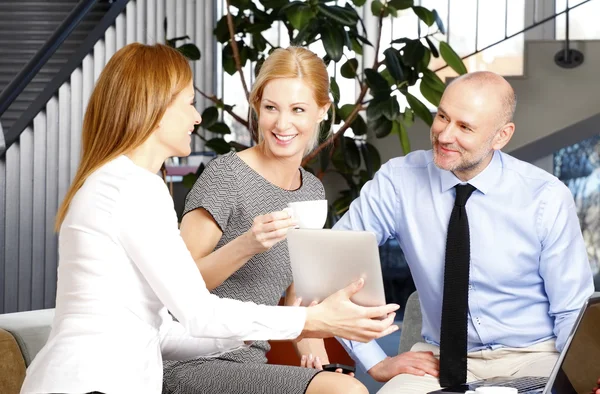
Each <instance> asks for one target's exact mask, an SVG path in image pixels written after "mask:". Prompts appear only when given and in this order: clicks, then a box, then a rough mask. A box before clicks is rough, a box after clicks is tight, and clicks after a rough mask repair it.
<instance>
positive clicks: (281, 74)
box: [248, 47, 332, 154]
mask: <svg viewBox="0 0 600 394" xmlns="http://www.w3.org/2000/svg"><path fill="white" fill-rule="evenodd" d="M279 78H300V79H302V80H304V81H305V82H306V83H307V84H308V86H309V87H310V88H311V89H312V91H313V98H314V100H315V102H316V103H317V106H318V107H319V108H322V107H324V106H326V105H328V104H330V103H331V102H332V100H331V99H330V96H329V75H328V74H327V67H326V66H325V63H324V62H323V60H321V58H320V57H318V56H317V55H316V54H315V53H313V52H311V51H309V50H308V49H305V48H301V47H288V48H285V49H284V48H278V49H276V50H274V51H273V52H272V53H271V54H270V55H269V57H267V60H265V62H264V63H263V65H262V66H261V68H260V71H259V73H258V76H257V78H256V81H255V82H254V85H253V86H252V91H251V92H250V97H249V98H248V101H249V102H250V106H251V108H252V111H253V112H254V114H255V115H256V118H258V117H259V116H260V102H261V100H262V96H263V91H264V89H265V86H267V84H268V83H269V82H271V81H272V80H274V79H279ZM320 134H321V133H320V130H317V131H315V134H314V140H313V141H312V142H311V143H310V144H308V149H307V152H305V154H308V153H309V152H310V151H312V150H313V149H314V148H315V146H316V145H317V143H318V142H319V135H320ZM330 135H331V128H330V129H329V130H327V136H326V137H327V138H329V136H330ZM252 137H253V138H254V140H255V141H256V142H257V143H261V142H262V135H261V133H260V131H258V130H256V129H255V128H254V127H253V128H252Z"/></svg>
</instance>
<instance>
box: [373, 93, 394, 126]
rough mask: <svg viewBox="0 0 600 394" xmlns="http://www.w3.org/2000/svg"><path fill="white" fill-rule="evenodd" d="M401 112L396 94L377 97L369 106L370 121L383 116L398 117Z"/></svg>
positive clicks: (388, 117)
mask: <svg viewBox="0 0 600 394" xmlns="http://www.w3.org/2000/svg"><path fill="white" fill-rule="evenodd" d="M399 113H400V106H399V105H398V100H396V97H394V96H388V97H375V98H373V99H372V100H371V102H370V103H369V106H368V107H367V119H368V120H369V121H371V120H375V119H378V118H380V117H382V116H384V117H386V118H387V119H389V120H393V119H396V117H397V116H398V114H399Z"/></svg>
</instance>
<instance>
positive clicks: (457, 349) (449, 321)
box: [440, 184, 475, 387]
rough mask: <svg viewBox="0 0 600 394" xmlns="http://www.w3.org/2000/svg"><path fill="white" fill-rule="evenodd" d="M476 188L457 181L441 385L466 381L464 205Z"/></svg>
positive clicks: (467, 254)
mask: <svg viewBox="0 0 600 394" xmlns="http://www.w3.org/2000/svg"><path fill="white" fill-rule="evenodd" d="M473 191H475V187H474V186H471V185H469V184H466V185H456V199H455V201H454V208H453V209H452V214H451V215H450V223H449V224H448V236H447V238H446V265H445V268H444V299H443V303H442V326H441V335H440V386H442V387H448V386H454V385H456V384H462V383H465V382H466V381H467V310H468V307H469V305H468V303H469V261H470V256H471V246H470V242H469V220H468V219H467V211H466V209H465V205H466V203H467V200H468V199H469V197H470V196H471V193H473Z"/></svg>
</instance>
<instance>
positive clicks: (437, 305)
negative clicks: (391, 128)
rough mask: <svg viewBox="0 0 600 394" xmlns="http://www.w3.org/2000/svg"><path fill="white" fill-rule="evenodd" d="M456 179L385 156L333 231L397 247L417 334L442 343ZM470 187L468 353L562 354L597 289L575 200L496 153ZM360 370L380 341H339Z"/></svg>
mask: <svg viewBox="0 0 600 394" xmlns="http://www.w3.org/2000/svg"><path fill="white" fill-rule="evenodd" d="M459 183H464V182H461V181H460V180H459V179H458V178H457V177H455V176H454V174H452V172H449V171H444V170H441V169H439V168H438V167H437V166H436V165H435V164H434V162H433V155H432V152H431V151H416V152H413V153H410V154H409V155H407V156H404V157H399V158H395V159H392V160H390V161H389V162H387V163H386V164H385V165H383V166H382V167H381V169H380V170H379V171H378V172H377V174H376V175H375V177H374V179H373V180H371V181H369V182H368V183H367V184H365V186H364V187H363V189H362V190H361V193H360V197H359V198H358V199H356V200H355V201H354V202H352V204H351V206H350V210H349V211H348V212H347V213H346V214H345V215H344V217H342V219H341V220H340V221H339V222H338V223H336V225H335V226H334V229H335V230H366V231H371V232H373V233H375V234H376V236H377V240H378V242H379V244H383V243H384V242H385V241H386V240H387V239H388V238H390V237H394V238H396V239H397V240H398V242H399V243H400V246H401V247H402V250H403V251H404V255H405V257H406V260H407V262H408V265H409V266H410V270H411V273H412V276H413V279H414V282H415V285H416V288H417V291H418V292H419V299H420V301H421V311H422V313H423V329H422V335H423V338H424V339H425V341H426V342H428V343H431V344H434V345H438V346H439V341H440V324H441V316H442V294H443V283H444V281H443V277H444V261H445V250H446V234H447V227H448V222H449V220H450V213H451V211H452V207H453V205H454V198H455V189H454V186H455V185H456V184H459ZM468 183H470V184H472V185H473V186H475V187H476V188H477V190H476V191H475V192H474V193H473V195H472V196H471V198H470V199H469V201H468V203H467V206H466V209H467V214H468V217H469V228H470V237H471V270H470V280H469V317H468V351H476V350H482V349H497V348H500V347H526V346H530V345H533V344H535V343H538V342H542V341H546V340H549V339H552V338H555V337H556V348H557V349H558V350H559V351H560V350H561V349H562V348H563V346H564V344H565V341H566V339H567V337H568V335H569V332H570V330H571V328H572V326H573V324H574V323H575V319H576V318H577V314H578V313H579V309H580V307H581V306H582V305H583V303H584V301H585V300H586V299H587V298H588V297H589V296H590V295H591V294H592V293H593V291H594V290H593V282H592V273H591V269H590V265H589V262H588V257H587V253H586V247H585V244H584V241H583V237H582V235H581V229H580V226H579V220H578V218H577V213H576V210H575V205H574V202H573V197H572V195H571V193H570V191H569V189H568V188H567V187H566V186H565V185H564V184H563V183H562V182H561V181H560V180H558V179H557V178H556V177H554V176H552V175H550V174H548V173H547V172H545V171H543V170H541V169H539V168H537V167H535V166H533V165H531V164H528V163H525V162H523V161H520V160H517V159H515V158H513V157H512V156H509V155H507V154H505V153H501V152H499V151H496V152H495V153H494V156H493V159H492V161H491V162H490V164H489V165H488V166H487V167H486V169H485V170H483V171H482V172H481V173H479V174H478V175H477V176H476V177H474V178H473V179H471V180H469V181H468ZM342 344H343V345H344V346H345V347H346V349H347V350H349V352H350V353H351V355H352V357H353V358H354V359H355V360H356V361H357V362H358V363H359V364H360V365H362V367H363V368H364V369H365V370H369V369H370V368H371V367H372V366H374V365H375V364H377V363H378V362H380V361H381V360H383V359H384V358H385V357H386V355H385V353H384V352H383V350H382V349H381V348H380V347H379V345H378V344H377V343H376V342H375V341H372V342H370V343H367V344H362V343H359V342H353V341H346V340H342Z"/></svg>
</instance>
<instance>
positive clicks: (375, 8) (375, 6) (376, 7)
mask: <svg viewBox="0 0 600 394" xmlns="http://www.w3.org/2000/svg"><path fill="white" fill-rule="evenodd" d="M382 11H383V3H381V1H379V0H373V2H372V3H371V13H372V14H373V15H374V16H376V17H379V15H381V12H382Z"/></svg>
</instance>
